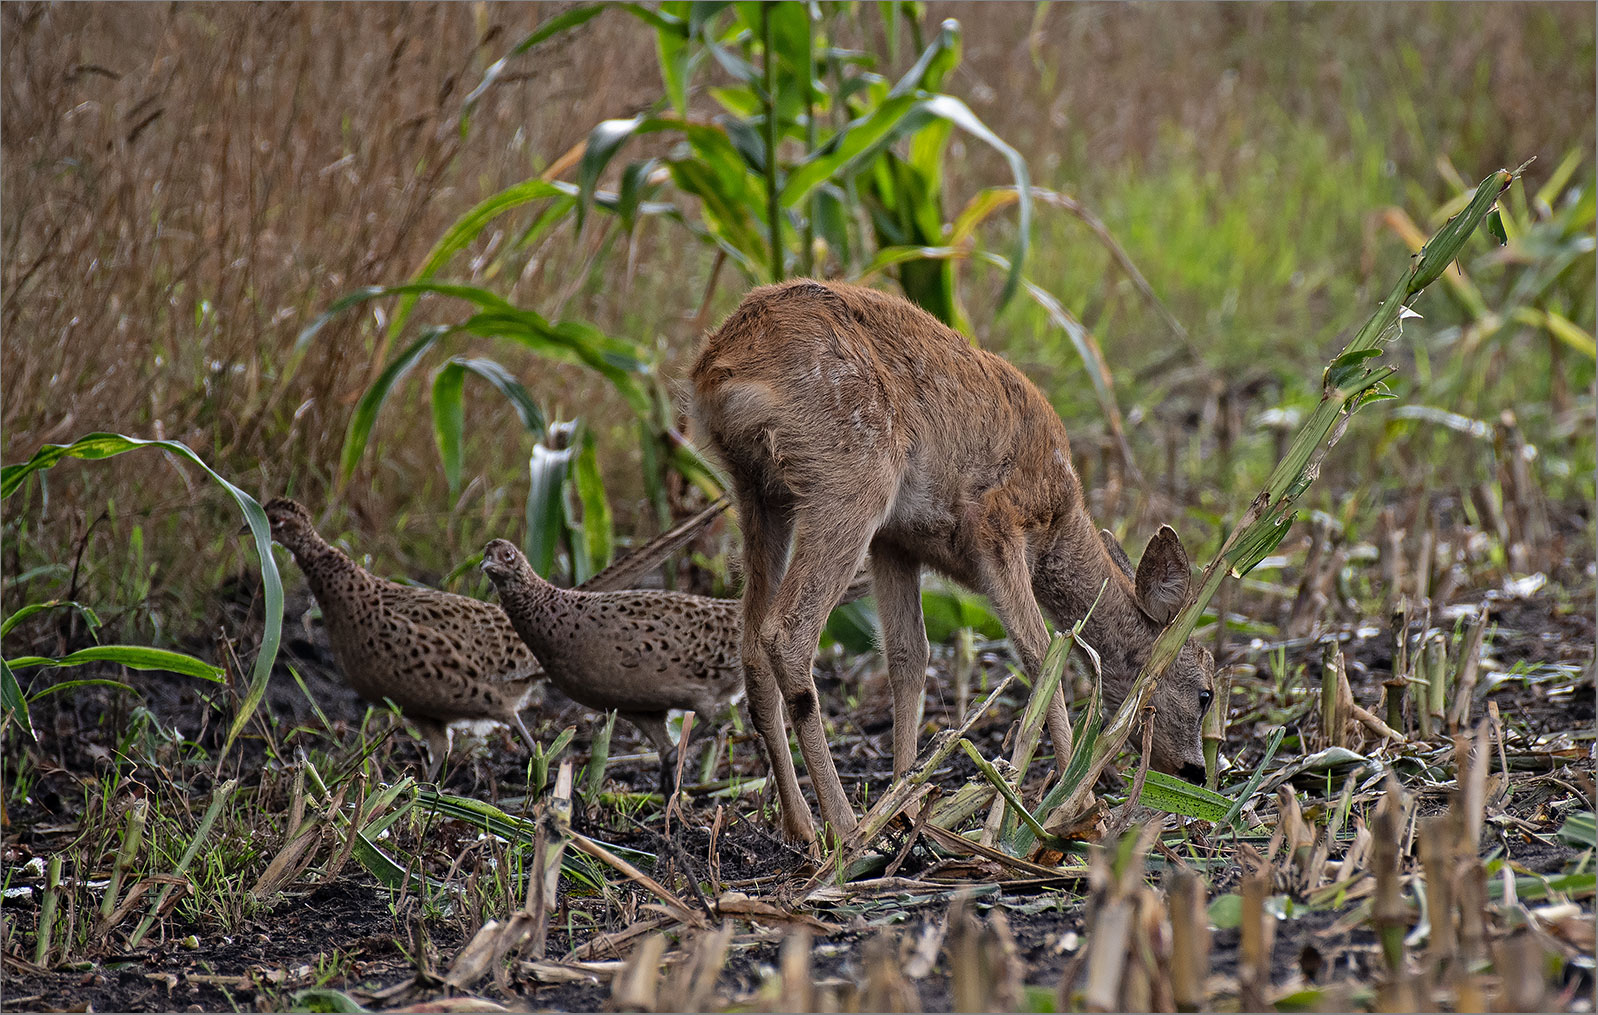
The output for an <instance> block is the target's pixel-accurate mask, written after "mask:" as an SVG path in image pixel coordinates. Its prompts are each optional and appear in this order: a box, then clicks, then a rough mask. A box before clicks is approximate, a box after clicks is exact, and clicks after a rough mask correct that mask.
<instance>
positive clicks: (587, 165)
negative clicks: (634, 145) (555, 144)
mask: <svg viewBox="0 0 1598 1015" xmlns="http://www.w3.org/2000/svg"><path fill="white" fill-rule="evenodd" d="M647 120H648V118H647V117H644V116H635V117H632V118H631V119H626V120H601V121H600V122H599V124H598V125H597V126H595V127H594V129H593V130H591V131H589V132H588V144H587V145H585V146H584V147H583V157H582V160H581V161H579V162H578V163H577V192H578V195H579V196H578V200H577V228H578V229H581V228H582V227H583V219H584V217H585V216H586V215H587V214H588V207H589V205H591V204H593V201H594V189H595V188H596V187H597V186H598V185H599V174H600V173H602V172H604V171H605V167H606V166H607V165H609V164H610V160H611V158H612V157H613V156H614V155H615V154H616V152H617V150H618V149H620V148H621V146H622V145H623V144H625V143H626V141H627V139H628V138H630V137H632V136H633V134H634V133H636V132H637V130H638V128H639V127H641V126H643V125H644V124H645V123H646V122H647Z"/></svg>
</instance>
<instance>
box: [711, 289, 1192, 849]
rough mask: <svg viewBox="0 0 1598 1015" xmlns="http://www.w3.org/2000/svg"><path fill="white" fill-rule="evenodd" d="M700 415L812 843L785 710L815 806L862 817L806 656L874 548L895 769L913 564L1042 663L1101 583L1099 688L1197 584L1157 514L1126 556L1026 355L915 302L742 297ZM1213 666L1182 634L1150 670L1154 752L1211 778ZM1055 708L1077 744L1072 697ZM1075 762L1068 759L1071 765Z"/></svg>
mask: <svg viewBox="0 0 1598 1015" xmlns="http://www.w3.org/2000/svg"><path fill="white" fill-rule="evenodd" d="M692 379H693V389H694V401H695V413H696V416H697V418H698V421H699V424H700V427H701V429H702V432H703V433H704V434H705V435H706V436H707V437H708V440H709V443H710V445H711V446H712V448H714V450H715V451H716V452H717V453H718V454H719V455H720V457H721V458H722V460H723V462H724V463H725V464H726V467H727V469H728V472H729V474H730V476H731V479H732V484H733V494H734V497H735V499H736V502H737V505H738V511H739V516H740V519H741V522H742V525H743V529H744V541H745V544H746V545H745V550H744V561H745V564H744V567H745V587H744V596H743V647H742V656H743V663H744V667H745V681H746V687H747V693H748V696H749V708H750V714H751V716H752V718H753V720H754V724H755V727H756V729H757V731H758V732H759V734H760V736H761V739H762V741H763V742H764V744H765V746H766V751H767V755H768V757H769V759H770V762H771V768H772V772H773V775H774V778H775V781H776V784H777V789H778V798H779V803H780V805H781V808H782V817H783V828H784V831H785V832H786V833H787V834H788V836H789V837H790V838H793V839H799V840H805V841H809V840H813V838H814V834H815V833H814V826H813V825H812V823H811V819H810V811H809V807H808V805H807V804H806V803H805V801H804V798H803V796H801V795H800V792H799V785H798V780H797V778H796V775H795V772H794V767H793V760H792V757H791V756H790V755H789V752H788V747H787V734H786V732H785V729H784V725H783V713H784V711H786V713H787V717H788V719H789V720H790V721H791V722H792V723H793V725H794V727H795V729H796V731H797V733H798V738H799V747H800V751H801V753H802V754H803V756H804V760H805V767H806V768H807V769H808V770H809V772H810V778H811V783H812V785H813V786H814V788H815V791H816V797H817V800H818V802H819V803H820V806H821V816H822V819H823V820H824V821H825V822H827V823H828V824H830V825H831V826H832V827H833V829H834V831H835V832H837V833H843V832H847V831H849V830H850V829H852V828H853V827H854V825H855V816H854V812H853V809H852V808H851V806H850V805H849V802H848V799H847V798H846V797H845V795H844V792H843V787H842V784H841V783H840V781H839V779H838V775H837V770H836V768H835V767H834V765H833V761H832V755H831V752H830V749H829V746H828V744H827V741H826V736H825V731H824V730H823V727H822V723H821V716H820V710H819V707H818V704H817V700H816V690H815V684H814V681H813V680H812V678H811V663H812V660H813V657H814V654H815V650H816V645H817V642H818V640H819V638H820V634H821V628H822V625H823V624H824V623H825V621H826V618H827V614H828V612H829V611H830V610H831V609H832V607H833V605H834V604H835V603H836V602H837V601H838V599H839V596H840V594H841V593H842V592H843V590H844V588H845V587H846V586H847V585H848V583H849V580H850V578H851V577H853V575H854V573H855V570H856V569H857V568H858V567H859V566H860V564H861V562H862V560H863V559H864V558H865V555H866V553H867V551H868V550H869V551H870V568H871V574H872V581H873V584H874V587H875V591H876V597H877V607H878V613H879V615H880V618H881V622H882V643H883V649H884V653H885V655H886V657H887V663H888V677H889V684H890V687H891V689H892V694H893V767H894V773H895V775H898V774H901V773H903V772H904V771H906V770H907V769H908V768H909V767H910V765H911V763H912V762H913V761H914V759H915V754H916V741H917V735H918V732H919V727H920V724H921V721H920V720H921V705H922V696H923V689H924V684H925V679H926V666H927V659H928V645H927V637H926V629H925V625H924V622H923V618H922V615H921V597H920V574H921V570H922V568H923V567H930V568H932V569H934V570H936V571H940V572H942V573H944V574H946V575H948V576H949V577H950V578H953V579H954V580H956V581H958V582H960V583H962V584H964V585H966V586H968V587H970V588H972V589H975V590H977V591H979V592H981V593H983V594H985V595H987V596H988V598H989V599H990V600H991V601H992V604H993V607H994V610H995V612H996V613H997V614H998V617H999V619H1000V621H1001V622H1002V623H1003V624H1004V627H1005V630H1006V631H1007V632H1008V633H1009V635H1010V639H1011V642H1012V644H1013V645H1014V647H1015V651H1016V654H1017V655H1018V656H1019V657H1020V661H1021V665H1022V666H1023V668H1024V669H1025V670H1026V672H1027V673H1028V674H1029V675H1030V676H1032V677H1033V678H1036V677H1037V675H1038V673H1039V670H1040V669H1041V667H1042V662H1043V656H1044V653H1045V651H1046V650H1047V647H1048V631H1047V628H1046V627H1045V625H1044V616H1045V615H1047V616H1048V617H1049V618H1050V619H1052V620H1053V621H1054V623H1055V624H1056V626H1059V627H1067V626H1070V625H1072V624H1074V623H1075V622H1076V621H1077V620H1079V619H1080V618H1081V617H1082V616H1083V615H1084V614H1085V613H1086V612H1087V610H1088V607H1089V605H1090V604H1092V603H1093V601H1094V598H1095V597H1097V596H1100V588H1101V586H1102V587H1103V595H1102V597H1101V598H1100V599H1099V603H1098V605H1097V606H1096V607H1094V608H1093V612H1092V615H1091V617H1090V618H1089V620H1088V623H1087V624H1086V626H1085V628H1084V631H1083V634H1084V639H1085V640H1086V641H1087V642H1088V644H1090V645H1091V646H1093V647H1094V648H1095V649H1096V650H1097V651H1098V653H1099V656H1100V658H1101V660H1102V665H1103V674H1104V697H1105V700H1106V702H1107V703H1108V705H1109V707H1111V708H1115V707H1118V706H1119V705H1120V703H1121V702H1122V701H1123V700H1124V699H1125V696H1126V693H1127V691H1128V689H1129V687H1130V685H1131V683H1132V681H1133V679H1134V678H1135V677H1136V675H1137V672H1138V670H1139V668H1140V667H1141V665H1142V663H1143V661H1144V660H1145V659H1146V658H1147V657H1148V653H1149V649H1150V648H1151V646H1152V645H1153V643H1154V639H1155V637H1156V636H1157V635H1158V634H1159V632H1160V630H1161V628H1162V627H1163V626H1164V625H1165V624H1166V623H1167V622H1168V621H1169V620H1170V619H1171V617H1172V616H1174V615H1175V614H1176V612H1177V610H1178V609H1179V608H1180V607H1181V605H1182V603H1183V602H1184V600H1185V599H1186V597H1187V590H1188V580H1189V565H1188V559H1187V554H1186V553H1185V552H1184V551H1183V549H1182V546H1181V543H1180V542H1179V541H1178V540H1177V538H1176V533H1175V532H1173V531H1172V530H1171V529H1170V528H1169V527H1168V526H1167V527H1162V528H1161V529H1160V531H1159V532H1158V533H1157V534H1156V535H1155V536H1154V538H1153V539H1151V540H1150V541H1149V544H1148V548H1147V549H1146V550H1145V551H1144V553H1143V558H1142V561H1141V566H1140V567H1138V568H1137V569H1135V570H1134V569H1133V568H1132V566H1131V562H1130V561H1129V560H1128V559H1127V557H1126V554H1125V553H1124V552H1123V551H1122V550H1121V548H1120V546H1119V545H1117V544H1116V543H1115V540H1114V538H1113V537H1112V536H1110V535H1109V533H1108V532H1105V533H1102V534H1101V533H1100V532H1099V531H1098V530H1097V529H1096V528H1095V526H1094V524H1093V522H1092V520H1091V519H1090V518H1089V517H1088V513H1087V509H1086V507H1085V505H1084V503H1083V496H1082V486H1081V483H1080V482H1079V481H1078V479H1077V476H1076V473H1075V471H1074V470H1073V469H1072V467H1071V458H1070V443H1069V441H1068V440H1067V439H1066V433H1065V427H1064V425H1063V424H1062V423H1061V422H1060V418H1059V417H1058V416H1057V415H1056V414H1055V412H1054V410H1053V408H1051V407H1050V405H1049V403H1048V401H1047V400H1046V399H1045V398H1044V397H1043V395H1042V393H1041V392H1039V391H1038V389H1037V388H1036V387H1034V386H1033V385H1032V383H1031V382H1030V381H1028V380H1027V379H1026V378H1025V377H1024V376H1023V375H1022V374H1021V372H1020V371H1018V370H1016V369H1015V368H1014V367H1012V366H1011V365H1010V364H1009V363H1007V362H1005V361H1004V360H1003V359H1001V358H1000V357H998V356H996V355H993V354H992V353H988V352H985V351H983V350H980V349H976V348H973V347H972V346H971V345H970V343H969V342H967V341H966V340H965V339H964V338H962V337H961V336H960V335H958V334H957V333H955V332H954V331H953V330H951V329H949V328H948V327H946V326H945V325H943V324H942V323H941V322H939V321H938V320H936V319H935V318H933V317H932V316H931V315H930V314H927V313H926V312H924V311H922V310H920V309H919V308H917V307H915V306H913V305H912V304H910V303H909V302H908V301H906V300H904V299H902V298H900V297H897V296H891V295H888V294H886V293H880V292H876V291H875V290H871V289H865V288H861V287H858V286H852V285H845V284H840V283H833V282H816V281H811V280H798V281H792V282H787V283H784V284H781V285H775V286H765V287H761V288H758V289H755V290H754V291H752V292H751V293H750V294H749V295H748V296H747V297H745V298H744V301H743V302H742V303H741V304H740V305H739V306H738V308H737V309H736V310H735V311H734V312H733V314H732V316H731V317H729V318H728V319H727V321H726V322H725V323H724V324H723V325H722V326H721V328H720V329H719V330H718V331H716V332H715V334H713V335H711V336H710V337H709V339H708V340H707V341H706V342H705V345H704V348H703V350H702V351H701V352H700V355H699V359H698V361H697V362H696V363H695V365H694V369H693V377H692ZM1213 669H1214V665H1213V663H1212V661H1211V660H1210V658H1209V655H1208V653H1207V652H1205V651H1204V650H1203V649H1201V648H1199V647H1197V646H1195V645H1193V644H1192V643H1189V644H1188V645H1187V646H1185V647H1184V648H1183V650H1182V653H1181V655H1180V657H1179V658H1178V660H1177V662H1176V663H1175V664H1174V665H1173V666H1172V667H1171V669H1170V670H1169V671H1167V672H1166V673H1165V674H1164V675H1163V676H1162V678H1161V680H1160V682H1159V684H1158V686H1157V688H1156V690H1155V693H1154V698H1153V703H1154V706H1155V710H1156V711H1155V718H1154V735H1153V738H1152V744H1153V746H1152V749H1151V758H1150V762H1151V764H1152V765H1153V766H1154V767H1156V768H1158V769H1161V770H1163V771H1166V772H1170V773H1173V774H1180V775H1182V776H1183V777H1186V778H1190V779H1200V778H1202V776H1203V755H1202V753H1201V749H1200V730H1199V727H1200V720H1201V718H1202V716H1203V714H1204V712H1205V711H1206V709H1207V708H1208V706H1209V700H1210V696H1211V690H1210V688H1211V683H1212V679H1213ZM1047 724H1048V728H1049V733H1050V736H1051V738H1052V739H1053V740H1054V742H1055V744H1056V748H1057V750H1056V754H1057V755H1064V754H1065V753H1067V752H1066V751H1063V750H1060V749H1059V747H1060V745H1061V744H1062V743H1068V741H1069V735H1070V726H1069V720H1068V718H1067V715H1066V710H1065V700H1064V696H1063V692H1062V693H1061V694H1060V695H1057V696H1056V697H1055V699H1054V700H1053V701H1052V702H1051V703H1050V707H1049V709H1048V713H1047ZM1065 762H1066V758H1065V757H1063V756H1062V757H1059V764H1060V765H1061V766H1062V767H1063V766H1064V764H1065Z"/></svg>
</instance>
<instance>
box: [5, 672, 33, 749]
mask: <svg viewBox="0 0 1598 1015" xmlns="http://www.w3.org/2000/svg"><path fill="white" fill-rule="evenodd" d="M0 708H3V709H4V712H5V717H4V723H10V722H15V723H16V724H17V728H18V729H20V730H21V731H22V735H23V736H25V737H27V738H28V740H29V741H31V742H33V743H38V742H39V738H38V736H37V735H35V733H34V732H33V720H32V719H31V718H29V716H28V699H27V698H25V697H23V694H22V685H20V684H18V683H17V675H16V674H15V673H12V672H11V667H10V666H9V665H7V664H6V661H5V660H3V659H0ZM4 723H0V728H3V725H4Z"/></svg>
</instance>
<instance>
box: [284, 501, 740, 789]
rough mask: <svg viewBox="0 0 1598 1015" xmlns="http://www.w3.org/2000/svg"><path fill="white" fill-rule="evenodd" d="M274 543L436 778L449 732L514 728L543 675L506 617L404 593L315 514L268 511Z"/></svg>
mask: <svg viewBox="0 0 1598 1015" xmlns="http://www.w3.org/2000/svg"><path fill="white" fill-rule="evenodd" d="M727 503H728V502H727V500H726V498H722V499H721V500H718V501H716V502H715V503H714V504H711V505H710V506H709V507H707V508H705V509H704V510H703V511H701V512H699V513H698V514H696V515H694V516H693V517H691V518H689V519H687V520H685V521H683V522H682V523H680V524H678V525H676V526H674V527H673V528H671V529H670V530H668V531H666V532H663V533H661V534H660V535H658V536H656V537H655V538H654V539H651V540H650V541H649V542H647V543H645V544H644V545H643V546H641V547H638V548H637V549H636V550H634V551H633V552H632V553H630V554H628V555H627V556H626V557H623V558H622V559H620V560H618V561H616V562H615V563H614V564H612V565H611V566H609V567H607V568H605V569H604V570H603V571H600V572H599V573H598V574H595V575H593V576H592V577H590V578H589V579H588V581H586V582H584V583H583V586H582V587H583V588H591V589H614V588H619V587H621V586H623V585H627V584H631V583H633V582H635V581H637V580H638V579H640V578H642V577H643V576H644V575H645V574H646V573H648V572H649V571H650V570H652V569H653V568H654V567H655V566H657V565H658V564H660V563H661V562H662V561H664V560H665V559H666V558H667V557H669V556H671V555H672V554H673V553H674V552H676V551H677V550H678V549H680V548H681V547H682V546H684V545H685V544H686V543H688V542H689V541H690V540H692V539H693V538H694V537H695V536H696V535H698V534H699V533H700V532H701V531H703V530H704V529H705V527H706V526H708V525H709V524H710V523H711V522H712V521H714V520H715V518H716V516H717V515H719V514H720V513H721V512H722V511H723V510H725V509H726V507H727ZM265 507H266V514H267V518H268V519H269V520H270V521H271V523H272V538H274V539H276V540H277V541H278V542H279V543H281V544H283V545H284V546H285V547H287V548H288V549H289V551H290V552H291V553H293V554H294V559H295V561H296V562H297V563H298V564H299V566H300V570H301V571H303V572H304V573H305V577H306V580H307V581H308V582H309V583H310V586H311V592H312V594H313V595H315V596H316V601H317V603H318V605H320V606H321V608H322V618H323V622H324V624H325V625H326V627H327V633H328V640H329V641H330V642H331V643H332V646H333V655H334V657H335V658H336V659H337V660H338V663H339V666H340V668H342V669H343V671H344V676H345V679H346V680H347V681H348V682H349V685H350V687H351V688H353V689H354V690H355V692H356V693H357V694H359V695H360V696H361V697H363V698H365V699H366V700H367V701H369V702H372V703H373V704H382V702H383V700H384V699H385V698H387V699H389V700H392V701H393V702H394V703H395V704H396V705H398V706H399V709H400V711H401V712H403V713H404V714H405V716H406V718H408V719H410V720H411V721H412V722H413V723H415V724H416V726H417V727H418V728H419V729H420V730H421V732H422V735H423V736H424V737H425V738H426V739H427V749H428V756H429V766H428V778H433V777H434V776H435V775H436V774H437V772H438V769H439V766H440V765H441V764H442V763H443V760H444V756H445V755H446V754H447V753H448V752H449V745H450V731H449V724H450V723H452V722H457V721H469V720H482V719H490V720H494V721H497V722H502V723H505V724H507V725H511V726H515V727H516V729H517V730H518V731H519V732H520V733H521V735H522V738H523V739H524V740H526V741H527V744H528V747H529V748H532V747H533V746H534V741H533V738H532V735H531V734H530V733H529V732H528V730H527V727H526V725H525V724H524V723H523V722H522V719H521V715H520V712H521V710H522V708H524V707H525V706H526V704H527V699H528V697H529V695H530V694H531V693H532V689H533V685H534V684H535V683H537V681H538V680H539V679H541V678H542V676H543V668H542V667H540V666H539V665H538V660H537V659H536V658H535V657H534V656H533V654H532V652H531V651H529V650H528V648H527V645H526V643H525V642H523V641H522V639H521V637H520V636H519V635H518V634H517V633H516V629H515V628H514V627H512V626H511V623H510V620H509V619H508V618H507V617H506V616H505V613H504V611H503V610H501V609H500V608H499V607H498V606H496V605H494V604H493V603H485V602H482V601H480V600H477V599H472V598H470V597H469V596H458V595H454V594H452V593H449V592H441V591H439V590H437V589H429V588H422V587H418V586H412V585H401V584H399V583H397V582H391V581H387V580H385V579H382V578H378V577H377V576H375V575H373V574H371V573H370V572H368V571H367V570H365V569H364V568H362V567H361V566H360V565H358V564H356V563H355V562H354V561H353V560H351V559H350V558H349V557H348V556H346V555H345V554H344V553H342V552H341V551H339V550H338V549H337V548H336V547H333V546H330V545H329V544H328V543H327V541H326V540H324V539H322V537H321V536H320V535H319V534H318V533H317V531H316V526H315V524H314V523H313V522H312V520H311V515H310V512H308V511H307V510H306V509H305V508H304V507H303V506H301V505H300V504H298V503H296V502H295V501H292V500H289V499H287V498H281V497H280V498H277V499H275V500H272V501H269V502H268V503H267V504H266V505H265Z"/></svg>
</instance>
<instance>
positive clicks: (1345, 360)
mask: <svg viewBox="0 0 1598 1015" xmlns="http://www.w3.org/2000/svg"><path fill="white" fill-rule="evenodd" d="M1381 354H1382V350H1380V349H1351V350H1349V351H1348V352H1345V353H1343V354H1342V355H1341V356H1338V357H1337V358H1336V359H1334V360H1332V362H1331V364H1330V365H1328V366H1327V368H1326V371H1325V373H1324V374H1323V375H1322V381H1321V386H1322V387H1323V388H1324V389H1325V390H1327V391H1341V390H1343V389H1344V388H1346V387H1348V386H1349V384H1351V383H1353V381H1354V380H1356V379H1357V378H1358V377H1359V376H1360V375H1361V374H1363V373H1364V372H1365V361H1366V360H1368V359H1371V358H1373V357H1376V356H1380V355H1381Z"/></svg>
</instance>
